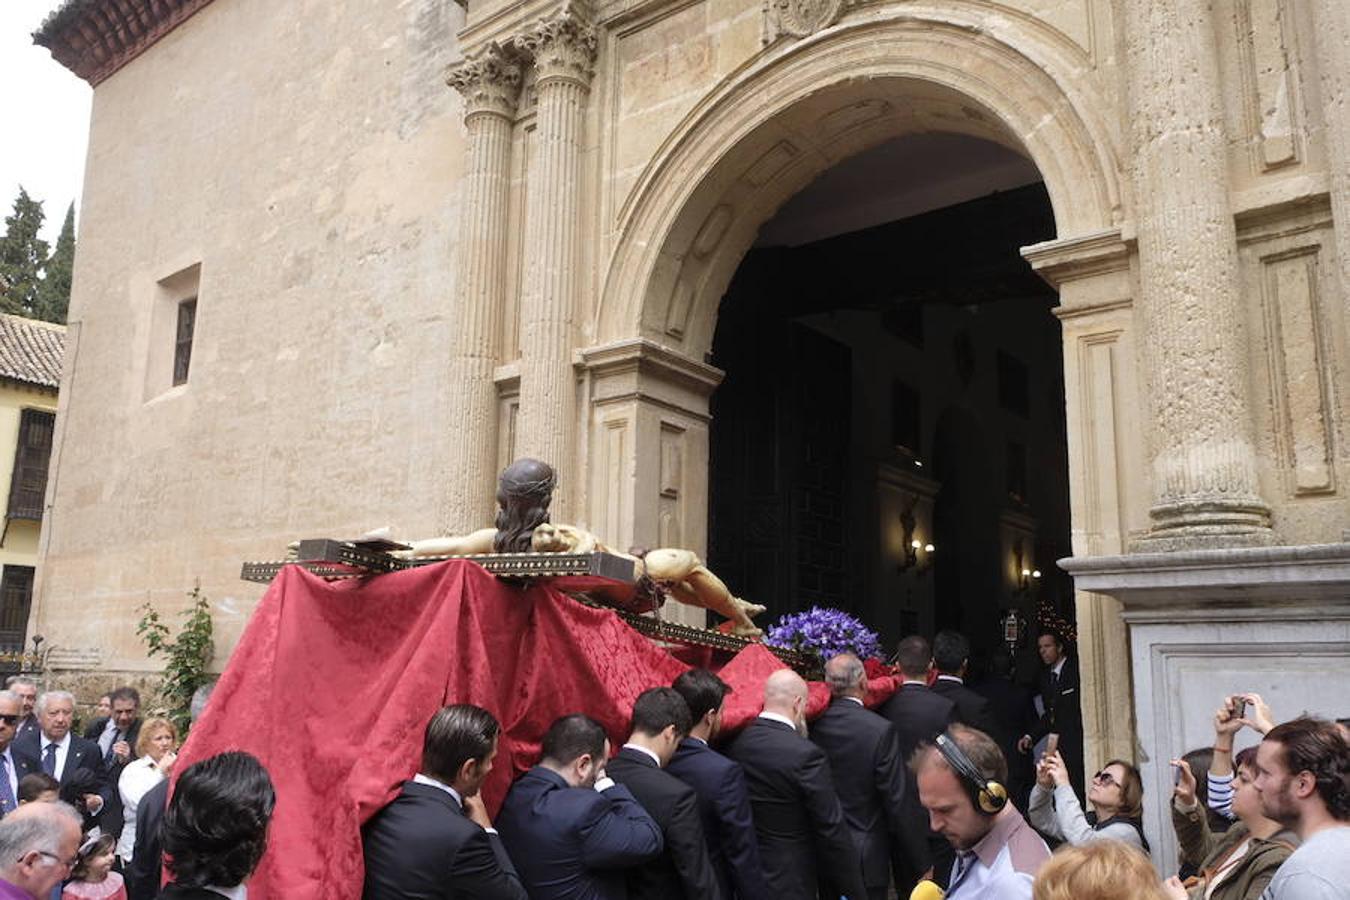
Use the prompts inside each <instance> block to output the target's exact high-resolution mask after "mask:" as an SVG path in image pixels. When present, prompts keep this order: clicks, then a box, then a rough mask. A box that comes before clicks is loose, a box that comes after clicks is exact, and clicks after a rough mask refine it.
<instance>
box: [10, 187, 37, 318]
mask: <svg viewBox="0 0 1350 900" xmlns="http://www.w3.org/2000/svg"><path fill="white" fill-rule="evenodd" d="M44 218H45V214H44V213H43V212H42V202H41V201H40V200H34V199H33V198H32V197H29V196H28V192H27V191H25V190H24V189H23V188H22V187H21V188H19V196H18V197H17V198H15V200H14V212H13V213H12V214H10V215H8V216H6V217H5V234H4V236H3V237H0V312H7V313H14V314H15V315H19V316H31V315H32V312H33V307H34V304H35V303H36V302H37V293H38V287H39V286H40V285H41V283H42V268H43V266H45V265H46V263H47V242H46V241H44V240H43V239H42V238H40V237H38V232H39V231H40V230H41V229H42V222H43V219H44Z"/></svg>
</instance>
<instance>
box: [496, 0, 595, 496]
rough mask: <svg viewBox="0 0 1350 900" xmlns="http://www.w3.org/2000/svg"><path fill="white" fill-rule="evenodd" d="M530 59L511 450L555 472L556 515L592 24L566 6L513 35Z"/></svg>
mask: <svg viewBox="0 0 1350 900" xmlns="http://www.w3.org/2000/svg"><path fill="white" fill-rule="evenodd" d="M520 43H521V46H522V47H523V48H524V49H525V50H526V51H527V52H529V53H531V54H532V55H533V56H534V65H535V71H536V81H535V90H536V93H537V97H538V100H537V103H538V106H537V111H536V125H535V135H534V148H533V156H532V159H531V165H530V171H529V188H528V198H529V199H528V203H527V209H526V218H525V221H526V231H525V267H526V272H525V291H524V296H523V297H522V302H521V315H520V418H519V420H518V422H517V430H516V455H517V456H533V457H536V458H538V459H542V460H545V461H547V462H549V463H550V464H552V465H553V466H554V467H555V468H556V469H557V470H558V472H559V476H560V477H559V479H558V490H557V492H556V493H555V494H554V498H553V506H552V510H553V514H554V518H555V519H560V520H566V519H567V518H569V517H571V516H574V515H575V511H574V510H573V509H572V500H573V498H574V497H575V495H576V492H575V472H576V465H575V455H576V421H575V420H576V390H575V382H576V379H575V375H574V374H573V369H572V349H573V345H574V330H573V329H574V325H575V317H576V314H577V313H576V310H577V291H578V286H579V271H578V268H579V264H580V259H579V249H580V245H579V234H578V230H579V221H578V217H579V213H580V209H579V195H580V187H581V141H582V128H583V126H584V115H585V108H586V96H587V93H588V92H589V89H590V79H591V72H592V64H593V62H594V59H595V46H596V37H595V30H594V29H593V28H592V27H591V26H590V25H589V24H588V23H587V22H586V21H585V20H584V19H583V18H582V17H581V16H580V15H578V13H577V12H576V11H575V10H573V9H570V8H568V9H564V10H563V11H562V12H560V13H558V14H557V15H555V16H553V17H551V18H550V19H548V20H546V21H544V22H542V23H540V24H539V26H538V27H537V28H535V29H534V30H533V31H532V32H530V33H529V34H528V35H525V36H524V37H523V38H522V39H521V41H520Z"/></svg>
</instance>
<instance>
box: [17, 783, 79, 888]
mask: <svg viewBox="0 0 1350 900" xmlns="http://www.w3.org/2000/svg"><path fill="white" fill-rule="evenodd" d="M79 848H80V816H79V814H78V813H76V812H75V808H74V807H72V806H68V805H67V804H65V803H28V804H25V805H24V806H21V807H20V808H19V809H17V810H15V811H14V812H12V813H10V814H9V815H7V816H5V820H4V821H3V822H0V897H6V898H11V897H12V898H20V897H31V898H33V900H46V898H47V897H48V896H49V895H50V894H51V892H52V889H53V888H55V887H57V886H58V885H59V884H60V883H61V881H62V880H63V879H64V878H65V877H66V876H67V875H69V874H70V867H71V865H72V864H73V863H74V862H75V853H76V851H78V850H79Z"/></svg>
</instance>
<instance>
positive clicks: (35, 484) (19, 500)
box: [8, 409, 56, 522]
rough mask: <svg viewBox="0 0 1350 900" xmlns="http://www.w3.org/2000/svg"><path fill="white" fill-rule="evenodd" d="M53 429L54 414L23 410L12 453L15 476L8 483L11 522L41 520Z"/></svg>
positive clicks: (43, 411) (12, 475)
mask: <svg viewBox="0 0 1350 900" xmlns="http://www.w3.org/2000/svg"><path fill="white" fill-rule="evenodd" d="M55 427H56V414H55V413H51V412H47V411H46V410H44V409H25V410H24V411H23V413H22V415H21V417H20V419H19V444H18V446H17V447H16V448H15V449H14V472H13V474H11V476H10V482H9V512H8V515H9V518H11V519H31V520H32V521H35V522H38V521H41V520H42V503H43V498H44V496H45V495H46V493H47V464H48V463H49V462H50V461H51V457H52V431H53V430H54V429H55Z"/></svg>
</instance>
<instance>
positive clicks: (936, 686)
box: [933, 631, 1002, 740]
mask: <svg viewBox="0 0 1350 900" xmlns="http://www.w3.org/2000/svg"><path fill="white" fill-rule="evenodd" d="M933 666H934V667H935V668H936V669H937V673H938V676H937V680H936V681H934V682H933V693H935V694H937V695H938V696H939V697H946V698H947V699H948V700H950V701H952V705H953V706H955V707H956V721H958V722H960V723H961V724H963V725H969V726H970V727H971V728H976V729H978V730H980V731H983V732H984V733H985V734H987V735H990V736H991V737H993V738H994V739H995V740H999V739H1000V738H1001V737H1002V735H1001V734H1000V732H999V730H998V722H997V720H996V719H995V718H994V713H993V710H991V709H990V708H989V701H988V700H986V699H984V698H983V697H981V696H980V695H979V694H977V693H975V692H974V691H972V690H971V689H970V688H968V687H966V681H965V678H966V671H967V670H968V669H969V667H970V641H968V640H966V636H965V635H964V634H961V633H960V632H959V631H939V632H938V633H937V636H936V637H934V638H933Z"/></svg>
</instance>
